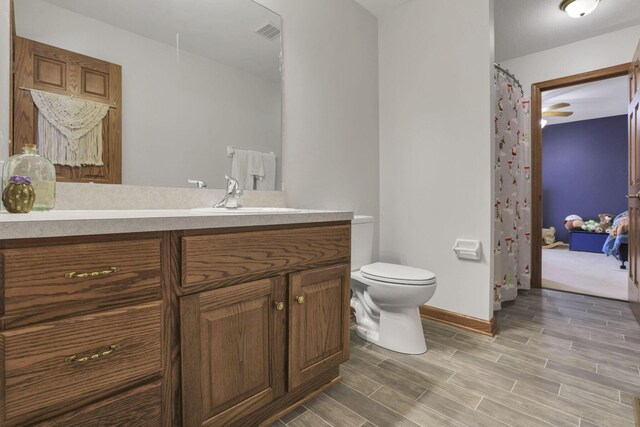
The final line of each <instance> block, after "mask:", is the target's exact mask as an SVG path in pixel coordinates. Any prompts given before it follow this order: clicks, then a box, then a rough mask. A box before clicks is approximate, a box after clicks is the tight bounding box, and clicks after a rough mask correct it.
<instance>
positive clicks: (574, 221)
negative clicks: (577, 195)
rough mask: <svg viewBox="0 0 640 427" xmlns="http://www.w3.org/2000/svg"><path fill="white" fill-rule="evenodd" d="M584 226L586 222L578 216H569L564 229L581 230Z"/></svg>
mask: <svg viewBox="0 0 640 427" xmlns="http://www.w3.org/2000/svg"><path fill="white" fill-rule="evenodd" d="M582 224H584V221H582V218H580V217H579V216H578V215H569V216H568V217H566V218H565V219H564V227H565V228H566V229H567V230H568V231H572V230H579V229H581V228H582Z"/></svg>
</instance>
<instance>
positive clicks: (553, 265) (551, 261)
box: [542, 248, 629, 301]
mask: <svg viewBox="0 0 640 427" xmlns="http://www.w3.org/2000/svg"><path fill="white" fill-rule="evenodd" d="M628 274H629V271H628V270H621V269H620V261H618V260H617V259H615V258H614V257H611V256H610V257H608V256H606V255H605V254H597V253H591V252H578V251H570V250H568V249H564V248H556V249H543V250H542V287H543V288H547V289H556V290H560V291H567V292H575V293H579V294H585V295H594V296H599V297H605V298H614V299H619V300H623V301H627V300H628V298H629V296H628V285H627V280H628Z"/></svg>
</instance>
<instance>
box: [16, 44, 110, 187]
mask: <svg viewBox="0 0 640 427" xmlns="http://www.w3.org/2000/svg"><path fill="white" fill-rule="evenodd" d="M14 44H15V46H14V49H15V65H14V67H15V68H14V69H15V72H14V76H13V92H14V93H13V118H12V122H13V144H12V153H13V154H20V153H22V147H23V146H24V145H25V144H35V143H36V140H37V139H36V134H37V129H38V114H37V107H36V106H35V104H34V102H33V99H32V98H31V93H30V92H29V91H28V90H25V89H37V90H41V91H45V92H52V93H56V94H60V95H68V96H73V97H75V98H76V99H83V100H88V101H94V102H103V103H107V104H109V105H110V108H109V112H108V113H107V115H106V117H105V118H104V120H103V122H102V138H103V154H102V161H103V162H104V166H81V167H70V166H62V165H56V172H57V178H58V181H63V182H96V183H107V184H120V183H121V182H122V82H121V80H122V69H121V67H120V66H119V65H116V64H111V63H109V62H105V61H101V60H99V59H95V58H91V57H89V56H85V55H80V54H78V53H75V52H70V51H68V50H64V49H60V48H57V47H54V46H49V45H46V44H43V43H38V42H35V41H33V40H29V39H25V38H22V37H15V40H14Z"/></svg>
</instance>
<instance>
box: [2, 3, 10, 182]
mask: <svg viewBox="0 0 640 427" xmlns="http://www.w3.org/2000/svg"><path fill="white" fill-rule="evenodd" d="M10 20H11V19H10V15H9V1H2V2H0V162H2V161H3V160H7V158H8V157H9V89H10V84H9V75H10V69H9V68H10V58H11V54H10V47H9V46H10V40H11V33H10V29H9V26H10V25H9V22H10ZM0 169H1V168H0Z"/></svg>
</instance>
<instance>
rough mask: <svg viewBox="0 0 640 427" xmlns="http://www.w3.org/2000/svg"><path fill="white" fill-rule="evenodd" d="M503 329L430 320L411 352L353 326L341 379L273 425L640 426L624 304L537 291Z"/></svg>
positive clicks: (636, 344)
mask: <svg viewBox="0 0 640 427" xmlns="http://www.w3.org/2000/svg"><path fill="white" fill-rule="evenodd" d="M497 317H498V324H499V327H500V330H499V333H498V334H497V336H495V337H493V338H491V337H485V336H482V335H478V334H475V333H472V332H467V331H464V330H461V329H457V328H454V327H449V326H446V325H443V324H440V323H436V322H432V321H427V320H425V321H424V329H425V336H426V339H427V345H428V348H429V350H428V351H427V353H425V354H424V355H420V356H408V355H403V354H398V353H394V352H391V351H388V350H385V349H382V348H380V347H377V346H374V345H371V344H369V343H367V342H366V341H364V340H362V339H360V338H358V337H357V336H356V335H355V333H352V334H351V359H350V360H349V361H348V362H346V363H345V364H344V365H343V366H342V368H341V374H342V377H343V381H342V382H341V383H339V384H336V385H335V386H333V387H332V388H330V389H328V390H327V391H325V392H324V393H322V394H321V395H319V396H318V397H317V398H315V399H313V400H311V401H309V402H307V403H306V404H305V405H304V406H302V407H299V408H298V409H296V410H294V411H293V412H290V413H289V414H287V415H285V416H283V417H282V418H281V419H280V420H278V421H277V422H276V423H275V424H274V426H285V425H287V426H292V427H303V426H336V427H347V426H366V427H371V426H378V427H383V426H429V427H431V426H473V427H476V426H487V427H496V426H518V427H520V426H525V427H526V426H582V427H586V426H589V427H591V426H601V427H616V426H634V425H635V423H634V413H633V409H632V404H633V397H634V396H636V395H640V370H639V366H638V365H639V364H640V326H638V324H637V323H636V321H635V319H634V317H633V314H632V313H631V311H630V309H629V308H628V306H627V304H625V303H623V302H618V301H613V300H606V299H600V298H595V297H588V296H582V295H575V294H569V293H562V292H556V291H548V290H543V291H540V290H533V291H530V292H529V293H528V294H526V295H520V296H519V297H518V299H517V300H516V301H515V302H514V303H509V304H507V305H506V307H504V309H503V310H502V311H500V312H497Z"/></svg>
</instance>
